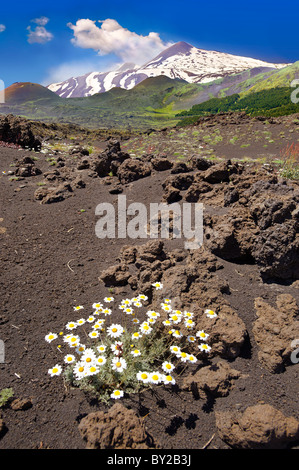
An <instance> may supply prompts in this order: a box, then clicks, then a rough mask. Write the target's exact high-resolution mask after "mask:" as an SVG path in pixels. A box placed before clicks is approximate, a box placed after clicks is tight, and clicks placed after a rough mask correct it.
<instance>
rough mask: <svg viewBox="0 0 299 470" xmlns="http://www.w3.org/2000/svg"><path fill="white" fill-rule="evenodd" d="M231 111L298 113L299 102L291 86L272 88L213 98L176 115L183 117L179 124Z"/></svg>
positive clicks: (257, 114) (261, 113) (186, 123)
mask: <svg viewBox="0 0 299 470" xmlns="http://www.w3.org/2000/svg"><path fill="white" fill-rule="evenodd" d="M229 111H245V112H246V113H247V114H250V115H252V116H261V115H262V116H266V117H272V116H273V117H275V116H285V115H288V114H293V113H298V112H299V104H294V103H292V101H291V90H290V88H289V87H284V88H272V89H270V90H262V91H258V92H256V93H251V94H250V95H247V96H245V97H244V98H241V96H240V95H239V94H237V93H235V94H233V95H231V96H226V97H225V98H211V99H210V100H208V101H205V102H204V103H200V104H195V105H194V106H192V108H190V109H189V110H187V111H182V112H181V113H179V114H177V115H176V117H179V118H182V120H181V121H180V123H179V125H188V124H192V123H193V122H196V120H197V118H198V117H200V116H205V115H208V114H218V113H226V112H229Z"/></svg>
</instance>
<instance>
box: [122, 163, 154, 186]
mask: <svg viewBox="0 0 299 470" xmlns="http://www.w3.org/2000/svg"><path fill="white" fill-rule="evenodd" d="M150 174H151V167H150V165H149V164H148V163H143V162H142V161H140V160H136V159H133V158H130V159H127V160H125V161H124V162H123V163H122V164H121V165H120V166H119V168H118V171H117V176H118V178H119V180H120V182H121V183H122V184H125V183H131V182H132V181H136V180H138V179H140V178H145V177H147V176H150Z"/></svg>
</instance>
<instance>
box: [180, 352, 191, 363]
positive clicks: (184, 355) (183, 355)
mask: <svg viewBox="0 0 299 470" xmlns="http://www.w3.org/2000/svg"><path fill="white" fill-rule="evenodd" d="M188 356H189V354H187V353H186V352H183V351H181V353H180V355H179V356H178V357H179V358H180V359H181V361H182V362H187V361H188Z"/></svg>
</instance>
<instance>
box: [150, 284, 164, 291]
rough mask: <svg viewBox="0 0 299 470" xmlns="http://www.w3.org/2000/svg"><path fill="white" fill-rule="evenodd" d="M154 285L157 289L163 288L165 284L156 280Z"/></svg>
mask: <svg viewBox="0 0 299 470" xmlns="http://www.w3.org/2000/svg"><path fill="white" fill-rule="evenodd" d="M152 286H153V287H155V288H156V290H160V289H163V284H161V282H154V283H153V284H152Z"/></svg>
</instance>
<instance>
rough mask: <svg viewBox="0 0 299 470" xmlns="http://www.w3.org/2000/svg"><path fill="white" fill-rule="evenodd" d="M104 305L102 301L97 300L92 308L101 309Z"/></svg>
mask: <svg viewBox="0 0 299 470" xmlns="http://www.w3.org/2000/svg"><path fill="white" fill-rule="evenodd" d="M102 307H103V305H102V304H101V303H100V302H96V303H94V304H92V308H93V309H94V310H99V309H100V308H102Z"/></svg>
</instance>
